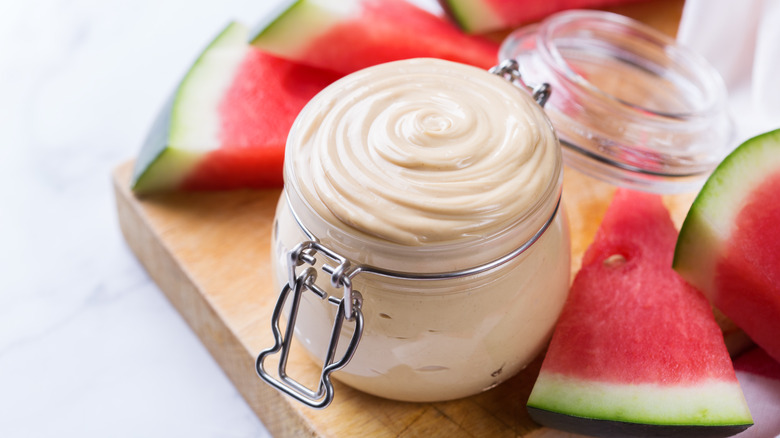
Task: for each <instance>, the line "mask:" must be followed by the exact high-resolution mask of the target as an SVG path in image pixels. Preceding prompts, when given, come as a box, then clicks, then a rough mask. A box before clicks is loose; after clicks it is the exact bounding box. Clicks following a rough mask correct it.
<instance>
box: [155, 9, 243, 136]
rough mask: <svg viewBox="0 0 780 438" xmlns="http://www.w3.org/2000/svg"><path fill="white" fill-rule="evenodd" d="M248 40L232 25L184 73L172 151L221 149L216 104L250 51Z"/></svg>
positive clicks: (173, 124) (174, 117) (173, 123)
mask: <svg viewBox="0 0 780 438" xmlns="http://www.w3.org/2000/svg"><path fill="white" fill-rule="evenodd" d="M247 38H248V31H247V29H246V27H244V26H243V25H240V24H237V23H233V24H231V25H230V26H228V28H226V29H225V31H224V32H222V34H220V36H219V37H217V39H216V40H214V42H213V43H212V44H211V45H210V46H209V47H208V48H206V50H205V51H204V52H203V54H201V56H200V58H198V60H197V61H196V62H195V65H193V67H192V69H190V71H189V73H187V76H185V78H184V80H183V81H182V83H181V85H180V86H179V89H178V91H177V92H176V100H175V101H174V104H173V105H174V106H173V113H172V115H171V130H170V137H169V144H170V146H171V147H174V148H177V149H186V150H190V151H209V150H214V149H218V148H219V147H220V145H221V142H220V123H221V119H220V115H219V104H220V102H221V100H222V98H223V97H224V96H225V93H227V91H228V89H229V88H230V85H231V84H232V83H233V80H234V78H235V76H236V72H237V71H238V68H239V67H240V66H241V63H242V62H243V61H244V59H245V58H246V55H247V52H248V51H249V46H248V44H247Z"/></svg>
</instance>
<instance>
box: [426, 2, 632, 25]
mask: <svg viewBox="0 0 780 438" xmlns="http://www.w3.org/2000/svg"><path fill="white" fill-rule="evenodd" d="M638 1H646V0H558V1H517V0H439V3H440V4H441V5H442V7H443V8H444V10H445V11H446V12H447V15H449V16H450V18H452V20H453V21H454V22H455V23H457V24H458V26H460V28H461V29H463V30H465V31H466V32H468V33H484V32H488V31H492V30H500V29H511V28H514V27H517V26H519V25H521V24H526V23H530V22H532V21H537V20H540V19H542V18H544V17H546V16H548V15H550V14H552V13H554V12H559V11H563V10H565V9H579V8H601V7H606V6H612V5H617V4H622V3H636V2H638Z"/></svg>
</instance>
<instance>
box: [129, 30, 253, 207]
mask: <svg viewBox="0 0 780 438" xmlns="http://www.w3.org/2000/svg"><path fill="white" fill-rule="evenodd" d="M247 36H248V30H247V28H246V27H245V26H244V25H243V24H241V23H238V22H231V23H229V24H228V25H227V26H226V27H225V28H224V29H223V30H222V31H221V32H220V33H219V35H217V37H216V38H214V40H212V42H211V43H210V44H209V45H208V46H207V47H206V48H205V49H204V50H203V52H201V54H200V56H198V58H197V59H196V60H195V62H194V63H193V65H192V67H190V69H189V71H188V72H187V74H186V75H185V76H184V78H183V79H182V81H181V82H180V83H179V86H178V87H177V90H176V91H175V93H174V94H173V95H172V96H171V98H170V99H169V100H168V102H167V103H166V104H165V105H164V106H163V108H162V110H161V111H160V113H159V115H158V116H157V119H156V120H155V122H154V124H153V126H152V128H151V129H150V131H149V134H148V136H147V138H146V140H145V142H144V145H143V147H142V148H141V152H140V153H139V154H138V158H137V159H136V162H135V166H134V169H133V177H132V180H131V188H132V190H133V191H134V192H135V193H137V194H143V193H150V192H157V191H163V190H171V189H175V188H177V187H178V185H179V184H180V183H181V182H182V181H183V180H184V178H186V176H187V175H188V174H189V173H190V172H191V171H192V170H193V169H194V168H195V166H197V164H198V163H199V162H200V161H201V160H202V158H203V155H204V154H205V153H206V152H208V151H209V150H213V149H216V148H218V147H219V139H218V135H219V134H218V129H219V126H218V123H219V121H218V119H219V118H218V114H217V107H218V105H219V98H220V97H221V96H222V95H223V94H224V92H225V91H226V89H227V87H228V86H229V85H230V80H231V79H232V78H233V77H234V75H235V68H237V67H238V65H239V63H240V62H241V60H243V58H244V56H245V54H246V50H248V45H247Z"/></svg>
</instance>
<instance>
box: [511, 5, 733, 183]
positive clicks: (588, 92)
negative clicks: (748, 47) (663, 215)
mask: <svg viewBox="0 0 780 438" xmlns="http://www.w3.org/2000/svg"><path fill="white" fill-rule="evenodd" d="M500 57H501V59H514V60H516V61H517V62H518V64H519V73H520V75H521V77H522V79H523V81H524V82H525V83H526V84H527V85H528V86H529V87H538V86H539V85H541V84H544V83H546V84H549V86H550V89H551V94H550V97H549V99H548V100H547V103H546V105H545V111H546V112H547V114H548V116H549V117H550V120H551V121H552V123H553V125H554V126H555V129H556V131H557V134H558V136H559V139H560V141H561V144H562V145H563V151H564V158H565V160H566V163H567V164H568V165H569V166H571V167H574V168H576V169H578V170H580V171H582V172H584V173H587V174H589V175H591V176H594V177H597V178H599V179H602V180H606V181H608V182H611V183H614V184H619V185H623V186H627V187H631V188H635V189H640V190H645V191H653V192H660V193H675V192H684V191H691V190H696V189H698V188H699V187H700V186H701V184H703V182H704V180H705V178H706V177H707V176H708V175H709V173H710V172H711V171H712V170H713V169H714V168H715V166H717V164H718V163H719V162H720V161H721V160H722V159H723V157H725V155H726V154H727V153H728V152H729V150H730V143H731V141H732V138H733V127H732V123H731V120H730V118H729V116H728V113H727V108H726V99H727V94H726V88H725V86H724V84H723V81H722V80H721V78H720V76H719V75H718V73H717V72H716V71H715V69H714V68H713V67H712V66H710V65H709V64H708V63H707V62H706V61H705V60H704V58H702V57H701V56H699V55H698V54H696V53H694V52H692V51H691V50H688V49H686V48H685V47H682V46H679V45H677V44H676V42H675V41H674V40H673V39H671V38H669V37H667V36H666V35H664V34H661V33H660V32H658V31H656V30H654V29H652V28H650V27H648V26H645V25H643V24H641V23H639V22H636V21H634V20H631V19H629V18H627V17H623V16H620V15H617V14H613V13H609V12H601V11H579V10H578V11H567V12H561V13H558V14H555V15H552V16H550V17H549V18H547V19H546V20H544V21H543V22H541V23H539V24H538V25H533V26H529V27H525V28H521V29H518V30H517V31H515V32H514V33H512V34H510V35H509V36H508V37H507V38H506V39H505V40H504V42H503V44H502V46H501V50H500Z"/></svg>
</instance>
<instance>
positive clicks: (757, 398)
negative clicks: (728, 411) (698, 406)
mask: <svg viewBox="0 0 780 438" xmlns="http://www.w3.org/2000/svg"><path fill="white" fill-rule="evenodd" d="M734 369H735V370H736V371H737V377H738V378H739V382H740V383H741V384H742V388H743V389H744V391H745V398H747V401H748V405H750V410H751V411H753V414H754V419H755V421H756V425H755V426H753V427H752V428H751V429H750V434H749V436H750V437H778V436H780V400H778V394H780V363H778V362H776V361H775V360H774V359H772V358H771V357H770V356H769V355H768V354H766V352H765V351H764V350H762V349H761V348H758V347H756V348H753V349H752V350H749V351H747V352H745V353H743V354H741V355H739V356H738V357H737V358H735V359H734ZM745 435H748V434H745ZM745 438H748V436H745Z"/></svg>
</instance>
